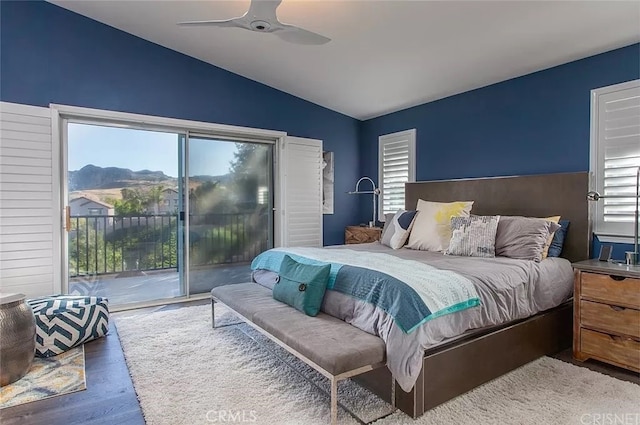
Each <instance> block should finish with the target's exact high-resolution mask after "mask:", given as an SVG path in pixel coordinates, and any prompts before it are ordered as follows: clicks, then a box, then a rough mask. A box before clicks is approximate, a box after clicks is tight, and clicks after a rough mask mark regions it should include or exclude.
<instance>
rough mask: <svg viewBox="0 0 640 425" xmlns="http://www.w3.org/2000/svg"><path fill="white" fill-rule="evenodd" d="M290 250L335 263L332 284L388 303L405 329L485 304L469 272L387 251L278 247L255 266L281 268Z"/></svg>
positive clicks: (308, 260)
mask: <svg viewBox="0 0 640 425" xmlns="http://www.w3.org/2000/svg"><path fill="white" fill-rule="evenodd" d="M285 255H289V256H290V257H291V258H293V259H295V260H296V261H298V262H300V263H303V264H318V265H319V264H322V265H324V264H330V265H331V272H330V274H329V284H328V288H329V289H330V290H334V291H338V292H341V293H343V294H346V295H350V296H352V297H355V298H357V299H360V300H362V301H365V302H368V303H371V304H373V305H375V306H376V307H378V308H381V309H383V310H384V311H385V312H386V313H387V314H389V315H390V316H391V317H393V319H394V321H395V323H396V324H397V325H398V326H399V327H400V329H402V331H403V332H405V333H411V332H412V331H414V330H415V329H416V328H417V327H418V326H420V325H421V324H423V323H425V322H427V321H429V320H431V319H434V318H436V317H439V316H442V315H445V314H450V313H455V312H457V311H461V310H465V309H468V308H471V307H475V306H478V305H480V300H479V298H478V294H477V292H476V289H475V287H474V286H473V284H472V283H471V281H469V280H468V279H467V278H465V277H463V276H461V275H459V274H457V273H455V272H452V271H449V270H439V269H437V268H435V267H432V266H429V265H426V264H423V263H419V262H417V261H412V260H404V259H401V258H397V257H394V256H392V255H388V254H382V253H363V252H359V251H353V250H349V249H323V248H275V249H272V250H269V251H266V252H263V253H262V254H260V255H258V256H257V257H256V258H255V259H254V260H253V262H252V264H251V268H252V269H253V270H257V269H263V270H270V271H273V272H275V273H278V272H279V270H280V264H281V263H282V259H283V258H284V256H285Z"/></svg>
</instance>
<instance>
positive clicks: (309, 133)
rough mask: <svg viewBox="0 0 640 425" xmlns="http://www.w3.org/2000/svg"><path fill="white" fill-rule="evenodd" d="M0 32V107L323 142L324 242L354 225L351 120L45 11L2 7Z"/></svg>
mask: <svg viewBox="0 0 640 425" xmlns="http://www.w3.org/2000/svg"><path fill="white" fill-rule="evenodd" d="M0 31H1V32H0V77H1V78H0V99H1V100H2V101H6V102H15V103H23V104H28V105H37V106H48V105H49V103H58V104H65V105H73V106H83V107H89V108H97V109H106V110H112V111H122V112H131V113H138V114H148V115H157V116H163V117H171V118H181V119H188V120H197V121H206V122H212V123H220V124H230V125H239V126H247V127H256V128H263V129H270V130H281V131H286V132H287V133H288V134H290V135H293V136H300V137H309V138H315V139H321V140H323V141H324V149H325V150H329V151H334V152H335V156H334V158H335V189H334V192H335V214H333V215H325V216H324V243H325V244H326V245H332V244H340V243H343V242H344V227H345V226H346V225H350V224H353V223H355V222H357V218H358V216H357V208H358V204H357V199H355V197H353V196H349V195H347V194H346V192H347V191H349V190H352V188H353V184H354V182H355V181H356V180H358V178H359V174H360V173H359V170H358V166H357V164H358V161H359V159H358V158H359V146H358V140H359V139H358V136H359V121H358V120H356V119H353V118H351V117H348V116H345V115H342V114H339V113H337V112H334V111H331V110H329V109H326V108H323V107H320V106H318V105H315V104H313V103H310V102H307V101H305V100H302V99H300V98H297V97H295V96H292V95H289V94H286V93H284V92H282V91H279V90H276V89H274V88H271V87H268V86H266V85H263V84H260V83H257V82H255V81H252V80H249V79H247V78H244V77H241V76H239V75H236V74H233V73H231V72H228V71H225V70H223V69H221V68H218V67H215V66H212V65H210V64H207V63H204V62H202V61H199V60H197V59H194V58H191V57H188V56H186V55H183V54H180V53H177V52H175V51H173V50H170V49H167V48H164V47H161V46H159V45H157V44H154V43H151V42H148V41H145V40H143V39H140V38H138V37H135V36H133V35H130V34H127V33H125V32H122V31H119V30H117V29H114V28H112V27H109V26H107V25H104V24H101V23H99V22H96V21H94V20H91V19H89V18H86V17H83V16H81V15H78V14H75V13H73V12H70V11H67V10H65V9H63V8H60V7H58V6H55V5H52V4H50V3H46V2H41V1H37V2H35V1H15V2H14V1H2V2H1V3H0ZM310 48H316V47H310ZM317 48H322V47H317ZM354 164H356V165H355V166H354Z"/></svg>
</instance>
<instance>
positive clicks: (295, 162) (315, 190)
mask: <svg viewBox="0 0 640 425" xmlns="http://www.w3.org/2000/svg"><path fill="white" fill-rule="evenodd" d="M281 152H282V157H281V163H280V167H281V168H280V178H281V181H282V186H281V187H282V191H281V193H282V197H283V202H282V204H281V205H282V211H281V212H282V223H283V226H282V230H283V237H282V244H281V245H282V246H313V247H321V246H322V245H323V237H322V141H321V140H314V139H303V138H300V137H289V136H288V137H286V138H285V142H284V144H283V146H282V150H281Z"/></svg>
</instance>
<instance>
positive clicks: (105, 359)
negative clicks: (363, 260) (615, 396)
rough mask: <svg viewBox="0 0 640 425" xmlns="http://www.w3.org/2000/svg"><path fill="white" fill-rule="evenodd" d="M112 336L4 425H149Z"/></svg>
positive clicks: (12, 412)
mask: <svg viewBox="0 0 640 425" xmlns="http://www.w3.org/2000/svg"><path fill="white" fill-rule="evenodd" d="M208 303H209V300H199V301H191V302H185V303H180V304H171V305H168V306H164V307H152V308H147V309H140V310H131V311H126V312H120V313H115V314H114V315H115V316H131V315H139V314H150V313H152V312H154V311H158V310H171V309H176V308H182V307H186V306H191V305H199V304H208ZM109 329H110V330H109V335H108V336H107V337H105V338H100V339H98V340H96V341H91V342H89V343H87V344H85V356H86V379H87V389H86V390H85V391H80V392H77V393H73V394H68V395H63V396H59V397H53V398H50V399H46V400H42V401H37V402H33V403H27V404H23V405H20V406H16V407H10V408H8V409H3V410H0V423H2V425H13V424H28V425H40V424H42V425H71V424H88V425H97V424H109V425H111V424H118V425H139V424H140V425H142V424H144V423H145V421H144V417H143V415H142V410H141V409H140V405H139V404H138V399H137V397H136V393H135V390H134V388H133V383H132V382H131V378H130V377H129V371H128V369H127V365H126V363H125V360H124V355H123V353H122V347H121V346H120V340H119V339H118V333H117V330H116V328H115V326H114V325H113V320H112V321H111V324H110V328H109ZM553 357H555V358H557V359H559V360H563V361H567V362H570V363H573V364H576V365H578V366H582V367H588V368H589V369H592V370H595V371H597V372H600V373H604V374H606V375H610V376H613V377H615V378H618V379H622V380H625V381H629V382H633V383H636V384H640V375H639V374H637V373H634V372H631V371H627V370H625V369H620V368H617V367H614V366H609V365H607V364H605V363H600V362H596V361H591V360H590V361H587V362H584V363H580V362H577V361H575V360H573V359H572V358H571V350H565V351H563V352H561V353H558V354H557V355H555V356H553Z"/></svg>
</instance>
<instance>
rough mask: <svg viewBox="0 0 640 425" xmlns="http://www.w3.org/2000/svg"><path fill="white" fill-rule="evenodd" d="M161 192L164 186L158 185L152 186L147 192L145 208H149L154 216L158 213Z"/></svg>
mask: <svg viewBox="0 0 640 425" xmlns="http://www.w3.org/2000/svg"><path fill="white" fill-rule="evenodd" d="M163 190H164V186H163V185H161V184H160V185H157V186H153V187H152V188H151V189H149V191H148V192H147V196H146V199H145V201H146V202H145V206H146V207H147V208H151V209H152V210H153V213H154V214H158V213H159V212H160V202H161V201H162V194H163V192H162V191H163Z"/></svg>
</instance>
